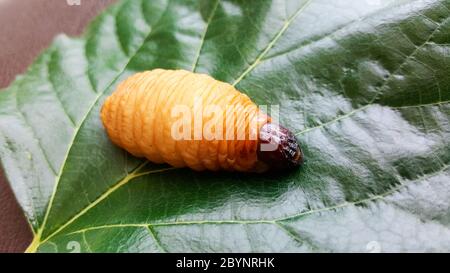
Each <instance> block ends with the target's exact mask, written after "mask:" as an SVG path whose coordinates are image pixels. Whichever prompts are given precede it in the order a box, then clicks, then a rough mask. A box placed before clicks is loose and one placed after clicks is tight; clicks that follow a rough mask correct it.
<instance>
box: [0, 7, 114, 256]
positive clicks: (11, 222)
mask: <svg viewBox="0 0 450 273" xmlns="http://www.w3.org/2000/svg"><path fill="white" fill-rule="evenodd" d="M69 2H70V1H69ZM112 2H115V0H81V5H79V6H70V5H68V4H67V1H65V0H0V88H4V87H6V86H8V85H9V84H10V83H11V82H12V81H13V80H14V78H15V76H16V75H17V74H21V73H23V72H24V71H25V70H26V68H27V67H28V66H29V65H30V64H31V63H32V62H33V60H34V59H35V58H36V57H37V56H38V55H39V53H40V52H42V50H43V49H45V48H46V47H47V46H48V45H49V44H50V43H51V41H52V40H53V38H54V37H55V35H57V34H58V33H62V32H64V33H66V34H68V35H78V34H80V33H82V31H83V29H84V28H85V26H86V24H87V23H88V22H89V21H91V19H92V18H93V17H94V16H95V15H96V14H98V12H100V11H101V10H102V9H103V8H104V7H105V6H107V5H108V4H110V3H112ZM31 239H32V235H31V231H30V230H29V227H28V224H27V222H26V219H25V218H24V215H23V213H22V211H21V208H20V207H19V205H18V203H17V201H16V199H15V197H14V194H13V192H12V190H11V187H10V186H9V184H8V183H7V182H6V179H5V177H4V175H3V173H2V172H1V170H0V252H22V251H24V250H25V248H26V247H27V246H28V244H29V242H30V241H31Z"/></svg>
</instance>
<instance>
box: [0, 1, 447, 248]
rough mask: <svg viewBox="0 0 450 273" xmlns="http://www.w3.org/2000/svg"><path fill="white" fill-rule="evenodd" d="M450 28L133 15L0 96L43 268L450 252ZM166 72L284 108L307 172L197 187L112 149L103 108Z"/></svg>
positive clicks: (73, 43)
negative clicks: (227, 255)
mask: <svg viewBox="0 0 450 273" xmlns="http://www.w3.org/2000/svg"><path fill="white" fill-rule="evenodd" d="M256 2H257V3H256ZM449 17H450V1H448V0H418V1H412V0H404V1H399V0H375V1H373V0H366V1H362V0H342V1H328V0H301V1H300V0H284V1H283V0H273V1H269V0H264V1H262V0H261V1H244V0H241V1H237V0H230V1H228V0H222V1H217V0H212V1H208V0H203V1H194V0H191V1H188V0H185V1H170V0H151V1H150V0H139V1H137V0H125V1H121V2H119V3H118V4H117V5H114V6H113V7H111V8H109V9H108V10H107V11H105V12H104V13H103V14H102V15H101V16H99V17H98V18H97V19H96V20H95V22H94V23H92V25H91V26H90V28H89V30H88V31H87V32H86V34H85V35H84V36H82V37H80V38H68V37H66V36H59V37H58V38H57V39H56V40H55V42H54V43H53V45H52V46H51V47H50V48H49V49H48V50H46V51H45V52H44V53H43V54H42V55H41V56H40V57H39V58H38V59H37V60H36V62H35V63H34V64H33V65H32V66H31V67H30V68H29V70H28V72H27V73H26V74H25V75H23V76H20V77H19V78H18V79H17V80H16V81H15V82H14V83H13V84H12V85H11V86H10V87H9V88H8V89H7V90H5V91H2V92H0V157H1V162H2V166H3V168H4V171H5V173H6V175H7V178H8V179H9V181H10V183H11V186H12V188H13V190H14V192H15V194H16V196H17V199H18V201H19V202H20V204H21V206H22V208H23V210H24V212H25V214H26V217H27V218H28V220H29V222H30V225H31V227H32V229H33V231H34V234H35V235H34V236H35V237H34V240H33V242H32V244H31V245H30V247H29V249H28V251H36V250H37V251H42V252H53V251H58V252H65V251H77V250H80V251H83V252H88V251H94V252H96V251H107V252H148V251H150V252H160V251H161V252H165V251H167V252H173V251H188V252H210V251H211V252H216V251H221V252H226V251H242V252H248V251H255V252H266V251H275V252H279V251H280V252H281V251H294V252H304V251H306V252H309V251H319V252H322V251H323V252H334V251H337V252H339V251H357V252H365V251H386V252H389V251H450V184H449V182H450V170H449V164H450V102H449V101H450V77H449V71H450V19H449ZM153 68H183V69H188V70H192V71H196V72H201V73H207V74H210V75H212V76H214V77H215V78H217V79H220V80H222V81H227V82H230V83H233V84H234V85H236V87H237V88H238V89H239V90H241V91H242V92H245V93H246V94H248V95H249V96H250V97H251V98H252V99H253V100H254V101H255V102H256V103H257V104H266V105H268V104H278V105H280V109H281V120H282V123H283V124H284V125H285V126H287V127H289V128H290V129H291V130H293V131H294V132H296V135H297V136H298V139H299V141H300V143H301V144H302V146H303V149H304V153H305V157H306V159H307V161H306V163H305V165H304V166H303V167H302V168H300V169H298V170H296V171H294V172H290V173H285V174H270V175H253V174H241V173H211V172H202V173H197V172H194V171H191V170H188V169H172V168H170V167H168V166H161V165H155V164H151V163H148V162H146V161H145V160H142V159H137V158H133V157H132V156H130V155H129V154H127V153H126V152H124V151H123V150H121V149H119V148H117V147H115V146H113V145H112V144H111V142H110V141H109V140H108V138H107V136H106V134H105V131H104V129H103V126H102V125H101V122H100V119H99V110H100V107H101V105H102V103H103V101H104V99H105V98H106V97H107V96H108V95H109V94H110V93H111V92H112V91H113V90H114V89H115V87H116V86H117V84H118V83H119V82H120V81H121V80H123V79H125V78H126V77H127V76H129V75H131V74H133V73H136V72H138V71H143V70H150V69H153Z"/></svg>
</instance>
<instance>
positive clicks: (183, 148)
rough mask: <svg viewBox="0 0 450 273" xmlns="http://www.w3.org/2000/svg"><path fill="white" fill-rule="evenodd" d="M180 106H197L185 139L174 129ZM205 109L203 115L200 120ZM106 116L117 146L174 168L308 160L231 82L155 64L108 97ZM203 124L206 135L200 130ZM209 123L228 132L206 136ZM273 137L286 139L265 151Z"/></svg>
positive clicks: (259, 167) (241, 167)
mask: <svg viewBox="0 0 450 273" xmlns="http://www.w3.org/2000/svg"><path fill="white" fill-rule="evenodd" d="M208 105H214V107H218V108H214V109H222V110H223V112H222V113H221V114H220V115H218V114H217V113H216V114H213V115H212V114H211V113H210V114H209V115H208V114H207V113H205V106H208ZM180 106H183V107H184V108H182V109H189V110H191V113H192V116H189V121H191V120H192V121H193V122H192V123H190V122H189V123H190V124H194V126H191V127H188V133H187V134H186V133H185V132H184V133H185V134H184V136H185V137H184V138H181V139H180V138H178V137H174V129H173V128H174V124H176V122H177V120H179V118H180V117H179V116H177V115H174V110H173V109H176V107H180ZM230 106H233V107H230ZM230 111H233V113H231V112H230ZM175 112H177V111H175ZM199 112H201V113H200V114H201V115H200V120H195V119H196V114H199ZM181 113H183V111H181V112H180V113H178V114H181ZM101 119H102V122H103V124H104V126H105V128H106V130H107V133H108V135H109V137H110V139H111V140H112V142H113V143H115V144H116V145H118V146H120V147H122V148H124V149H125V150H127V151H128V152H130V153H131V154H133V155H134V156H137V157H146V158H147V159H149V160H150V161H152V162H154V163H168V164H170V165H172V166H174V167H185V166H187V167H189V168H191V169H194V170H198V171H201V170H212V171H217V170H230V171H233V170H235V171H258V172H259V171H264V170H267V169H268V166H269V165H274V164H275V165H277V164H276V162H272V161H274V160H275V161H277V160H278V161H279V162H278V163H280V164H279V165H280V167H281V168H284V167H286V164H284V163H286V162H283V160H288V161H289V162H287V163H288V164H287V165H289V164H290V165H293V166H294V165H295V166H296V165H299V164H300V163H301V159H302V155H301V152H300V148H299V147H298V144H297V142H296V141H295V138H294V136H293V135H292V134H291V133H290V132H289V131H287V130H286V129H284V128H282V127H278V126H275V127H274V125H273V124H271V123H270V122H271V119H270V117H268V116H267V115H265V114H264V113H262V112H261V111H260V110H259V109H258V107H257V106H256V105H255V104H254V103H253V102H252V101H251V100H250V99H249V98H248V97H247V96H246V95H244V94H242V93H241V92H239V91H237V90H236V89H235V88H234V87H233V86H232V85H230V84H227V83H224V82H220V81H217V80H215V79H213V78H212V77H210V76H207V75H204V74H196V73H192V72H188V71H185V70H163V69H155V70H152V71H146V72H142V73H137V74H135V75H133V76H131V77H129V78H128V79H126V80H125V81H123V82H122V83H121V84H120V85H119V86H118V87H117V89H116V91H115V92H114V93H113V94H112V95H111V96H110V97H108V98H107V99H106V101H105V103H104V105H103V108H102V110H101ZM194 120H195V121H194ZM197 121H199V122H197ZM196 122H197V123H196ZM198 123H200V124H201V129H200V135H199V134H198V132H196V131H195V130H196V128H197V127H198ZM196 124H197V127H196V126H195V125H196ZM207 124H210V125H211V124H212V125H213V126H211V128H209V129H211V130H210V131H211V132H212V133H218V132H220V130H222V136H223V137H222V138H217V137H215V138H214V137H213V138H211V137H208V136H206V135H205V133H204V131H203V130H202V129H203V126H207ZM230 124H231V125H233V126H230ZM268 125H271V126H268ZM197 129H198V128H197ZM184 130H186V128H184ZM283 130H286V131H283ZM176 132H178V131H177V130H176ZM239 133H240V135H239ZM275 133H282V135H281V138H280V135H277V137H273V136H275ZM219 135H220V134H219ZM186 136H188V137H186ZM214 136H217V135H214ZM243 136H244V137H243ZM252 136H253V138H252ZM261 136H264V137H263V138H264V139H261ZM230 137H231V138H230ZM273 139H277V140H280V139H281V142H283V143H281V142H280V143H278V144H279V146H280V147H278V148H277V149H275V150H274V151H272V152H268V153H267V154H264V153H263V152H261V151H260V149H259V145H260V144H261V142H268V141H271V140H273ZM284 144H287V145H284ZM283 145H284V146H283ZM283 157H289V158H284V159H283ZM261 159H263V160H261ZM267 161H269V162H267ZM272 163H274V164H272Z"/></svg>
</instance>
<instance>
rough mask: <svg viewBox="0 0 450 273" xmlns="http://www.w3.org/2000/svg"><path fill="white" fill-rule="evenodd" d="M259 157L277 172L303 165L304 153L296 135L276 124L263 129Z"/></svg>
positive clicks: (260, 135) (259, 144)
mask: <svg viewBox="0 0 450 273" xmlns="http://www.w3.org/2000/svg"><path fill="white" fill-rule="evenodd" d="M257 156H258V160H259V161H262V162H263V163H265V164H266V165H268V168H269V169H270V170H275V171H277V170H288V169H293V168H296V167H298V166H300V165H301V164H302V163H303V153H302V150H301V148H300V145H299V144H298V143H297V139H296V138H295V136H294V134H293V133H292V132H291V131H289V130H288V129H286V128H284V127H282V126H280V125H278V124H274V123H267V124H265V125H264V126H262V127H261V129H260V131H259V143H258V151H257Z"/></svg>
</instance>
